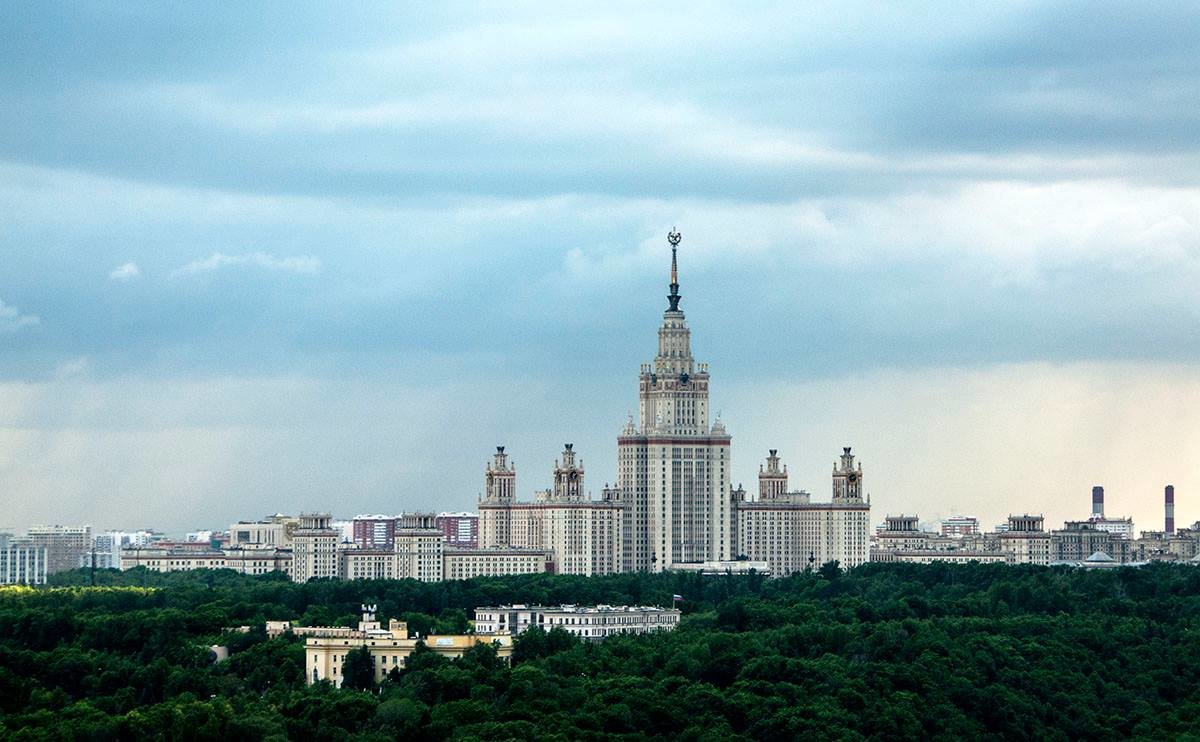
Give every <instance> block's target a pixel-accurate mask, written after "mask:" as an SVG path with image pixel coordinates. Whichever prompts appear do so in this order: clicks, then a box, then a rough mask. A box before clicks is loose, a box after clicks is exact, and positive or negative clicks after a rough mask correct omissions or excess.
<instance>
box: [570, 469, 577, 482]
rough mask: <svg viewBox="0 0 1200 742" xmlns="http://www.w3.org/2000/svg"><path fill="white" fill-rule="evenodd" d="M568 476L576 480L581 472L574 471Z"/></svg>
mask: <svg viewBox="0 0 1200 742" xmlns="http://www.w3.org/2000/svg"><path fill="white" fill-rule="evenodd" d="M567 478H568V479H570V480H571V481H572V482H574V481H575V480H576V479H579V472H575V471H573V472H571V473H570V474H568V475H567Z"/></svg>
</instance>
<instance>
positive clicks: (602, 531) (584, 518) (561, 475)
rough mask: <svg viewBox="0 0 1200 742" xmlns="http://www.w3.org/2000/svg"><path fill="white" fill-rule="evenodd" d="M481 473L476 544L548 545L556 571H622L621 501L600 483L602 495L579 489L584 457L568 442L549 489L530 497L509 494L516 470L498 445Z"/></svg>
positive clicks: (528, 547)
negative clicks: (523, 498) (590, 496)
mask: <svg viewBox="0 0 1200 742" xmlns="http://www.w3.org/2000/svg"><path fill="white" fill-rule="evenodd" d="M484 476H485V480H484V485H485V490H484V495H483V497H482V498H481V500H480V503H479V520H480V528H479V530H480V534H481V536H482V539H483V540H482V543H481V546H483V547H484V548H516V549H537V550H545V551H550V552H552V553H553V559H554V565H555V571H557V572H560V573H562V574H576V575H600V574H613V573H615V572H619V571H621V544H622V540H623V539H622V529H623V527H624V520H623V517H622V510H623V508H622V505H621V503H620V502H619V500H618V499H617V497H616V492H615V491H613V490H609V489H605V490H604V496H603V499H601V500H591V499H588V498H587V497H586V496H585V495H584V468H583V461H582V460H577V458H576V452H575V450H574V446H573V445H572V444H570V443H568V444H566V446H565V447H564V450H563V452H562V457H561V458H560V459H559V460H558V461H556V462H555V466H554V487H553V489H550V490H543V491H541V492H539V493H537V496H536V497H535V499H534V501H533V502H518V501H517V500H516V498H515V496H513V495H512V494H511V493H512V492H513V491H514V490H515V488H516V470H515V468H513V467H510V466H509V464H508V461H507V456H506V454H505V453H504V449H503V447H499V448H497V451H496V454H495V456H494V457H493V460H492V462H491V463H490V464H488V467H487V471H486V472H485V475H484Z"/></svg>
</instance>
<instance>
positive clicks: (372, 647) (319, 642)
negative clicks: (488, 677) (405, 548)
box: [290, 605, 513, 687]
mask: <svg viewBox="0 0 1200 742" xmlns="http://www.w3.org/2000/svg"><path fill="white" fill-rule="evenodd" d="M362 611H363V615H362V620H361V621H360V622H359V624H358V629H351V630H349V633H347V630H345V629H343V628H342V627H338V626H314V627H294V626H293V627H290V630H291V631H292V633H297V632H299V631H305V632H312V633H311V634H309V635H308V636H307V638H306V639H305V640H304V667H305V670H304V677H305V681H306V682H307V683H308V684H309V685H312V684H313V683H317V682H320V681H322V680H327V681H329V682H331V683H333V684H334V685H336V686H338V687H341V685H342V681H343V680H344V678H345V674H344V672H343V670H344V668H345V663H346V655H347V654H349V652H350V650H352V649H357V648H358V647H366V648H367V649H368V650H369V651H370V652H371V659H372V661H373V662H374V664H375V680H376V682H380V681H382V680H383V679H384V678H385V677H387V674H388V673H389V672H391V671H392V670H393V669H402V668H403V667H404V665H405V663H406V661H407V660H408V656H409V655H410V654H412V652H413V651H414V650H415V649H416V648H417V644H418V643H422V642H423V643H424V645H425V646H426V647H428V648H429V649H430V650H432V651H434V652H437V653H438V654H441V655H444V656H446V657H461V656H462V655H463V653H464V652H466V651H467V650H469V649H471V648H472V647H474V646H475V645H476V644H477V643H480V642H483V643H487V644H491V645H492V646H494V647H495V648H496V654H497V656H498V657H499V658H500V659H502V660H504V661H505V662H508V661H510V660H511V658H512V647H513V644H512V636H509V635H495V636H482V637H481V636H476V635H474V634H453V635H436V634H435V635H430V636H426V637H410V636H409V633H408V625H407V624H405V623H404V622H403V621H398V620H396V619H394V618H393V619H392V620H391V621H389V622H388V628H386V629H384V628H382V627H381V626H380V624H379V621H377V620H376V618H375V606H373V605H364V606H363V607H362Z"/></svg>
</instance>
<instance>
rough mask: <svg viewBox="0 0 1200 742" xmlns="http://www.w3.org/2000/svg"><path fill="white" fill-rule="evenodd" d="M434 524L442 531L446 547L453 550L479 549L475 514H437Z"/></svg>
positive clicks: (477, 522)
mask: <svg viewBox="0 0 1200 742" xmlns="http://www.w3.org/2000/svg"><path fill="white" fill-rule="evenodd" d="M436 524H437V527H438V528H440V529H442V535H443V536H445V538H446V546H448V547H450V548H453V549H476V548H479V515H478V514H477V513H438V516H437V520H436Z"/></svg>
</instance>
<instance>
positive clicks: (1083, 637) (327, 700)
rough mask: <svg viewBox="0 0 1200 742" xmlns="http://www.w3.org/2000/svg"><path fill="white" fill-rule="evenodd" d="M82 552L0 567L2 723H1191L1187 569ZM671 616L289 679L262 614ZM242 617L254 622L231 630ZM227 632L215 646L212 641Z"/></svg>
mask: <svg viewBox="0 0 1200 742" xmlns="http://www.w3.org/2000/svg"><path fill="white" fill-rule="evenodd" d="M91 579H92V578H91V575H89V573H87V572H86V571H79V572H76V573H68V574H66V575H60V576H58V577H57V578H56V582H57V585H55V586H52V587H50V588H47V589H39V590H33V589H29V588H0V737H3V738H6V739H15V740H25V739H29V740H32V739H45V738H58V739H79V740H83V739H87V740H104V739H122V740H130V739H185V740H186V739H212V738H215V737H222V738H225V739H278V740H283V739H295V740H326V739H328V740H341V739H354V740H388V739H394V738H396V737H398V736H403V737H405V738H411V739H419V740H424V739H428V740H440V739H562V740H576V739H600V738H605V739H607V738H622V737H623V738H627V739H637V738H643V737H656V738H662V739H668V738H669V739H694V740H702V739H703V740H709V739H711V740H717V739H721V740H725V739H795V738H798V737H801V736H804V735H812V736H813V737H817V738H840V739H858V738H864V737H889V738H952V737H953V738H964V737H965V738H989V737H994V738H1034V737H1036V738H1039V739H1064V740H1065V739H1077V738H1089V739H1111V738H1128V737H1143V738H1154V739H1165V738H1179V737H1186V736H1196V735H1200V569H1198V568H1196V567H1191V566H1182V565H1180V566H1172V565H1155V566H1150V567H1144V568H1137V569H1133V568H1125V569H1118V570H1111V571H1092V572H1085V571H1079V570H1070V569H1065V568H1064V569H1060V568H1038V567H1005V566H1003V565H929V566H917V565H894V564H869V565H866V566H864V567H860V568H858V569H855V570H852V571H849V572H844V573H843V572H839V571H838V570H837V569H836V568H832V567H831V566H827V567H826V568H823V569H822V570H820V571H819V572H818V573H812V574H802V575H795V576H793V577H790V578H785V579H779V580H764V579H762V578H761V577H755V576H748V577H718V578H712V577H709V578H703V577H699V576H696V575H641V574H638V575H617V576H612V577H597V578H580V577H569V576H552V575H530V576H522V577H512V578H488V579H477V580H470V581H465V582H448V583H439V584H422V583H417V582H412V581H398V582H384V581H379V582H375V581H361V582H313V583H309V584H305V585H297V584H293V583H291V582H288V581H286V580H285V579H283V578H282V577H280V576H268V577H248V576H240V575H236V574H233V573H231V572H192V573H177V574H169V575H161V574H155V573H149V572H145V571H140V570H135V571H131V572H125V573H118V572H111V571H104V572H99V573H97V574H96V575H95V582H96V585H95V586H90V585H88V583H90V582H91ZM674 593H678V594H681V595H683V596H684V598H685V601H684V603H683V608H684V611H685V616H684V619H683V622H682V624H681V626H680V628H679V629H678V630H677V631H674V632H671V633H668V634H658V635H652V636H642V637H632V636H628V637H616V638H612V639H609V640H607V641H605V642H603V643H597V644H591V643H581V642H579V641H576V640H575V639H573V638H572V637H571V636H569V635H566V634H564V633H561V632H558V631H554V632H550V633H548V634H547V633H543V632H541V631H538V630H534V631H531V632H529V633H528V634H526V635H523V636H522V637H521V638H520V640H519V641H518V642H517V644H516V647H515V654H514V662H513V666H512V667H508V666H506V665H505V664H503V663H501V662H500V661H499V660H497V658H496V656H495V653H494V651H493V650H491V648H490V647H488V646H485V645H477V646H476V648H475V649H474V650H472V651H471V652H470V653H468V655H467V656H465V657H463V658H462V659H460V660H454V661H449V660H446V659H444V658H442V657H440V656H438V655H435V654H433V653H432V652H423V651H418V652H417V653H416V654H414V655H413V656H412V658H411V659H410V662H409V664H408V667H407V668H406V669H404V670H402V671H398V672H395V673H393V674H392V675H391V676H390V677H389V678H388V679H387V680H386V681H385V682H384V683H383V684H381V685H378V686H376V685H374V684H373V683H372V682H371V679H370V677H369V676H368V675H365V674H362V677H361V678H360V679H359V680H358V681H357V682H356V683H355V684H356V685H359V686H361V688H345V689H335V688H332V687H330V686H328V685H325V684H322V685H317V686H312V687H306V686H305V683H304V648H303V645H302V644H301V643H300V642H299V641H298V640H295V639H291V638H279V639H267V637H266V635H265V633H264V632H263V631H262V629H261V626H262V622H263V621H265V620H267V619H292V620H293V621H296V622H297V623H300V624H343V625H352V624H353V623H354V622H355V621H356V620H357V613H358V606H359V604H360V603H362V602H364V601H366V602H372V603H377V604H378V606H379V613H380V616H381V618H383V619H384V620H386V619H387V618H389V617H392V616H398V617H402V618H404V619H406V620H407V621H408V622H409V625H410V627H412V628H413V629H415V630H418V631H422V632H423V633H424V632H428V631H432V630H437V631H464V630H466V629H467V626H468V625H467V619H468V617H469V616H470V615H471V611H472V609H473V608H474V607H475V606H477V605H488V604H498V603H504V602H525V603H539V602H540V603H561V602H569V603H588V604H590V603H612V604H630V603H657V604H659V605H670V603H671V595H672V594H674ZM238 625H250V626H252V627H254V629H253V630H252V631H251V632H249V633H232V632H228V631H226V629H227V627H230V626H238ZM210 644H224V645H227V646H229V648H230V651H231V656H230V657H229V659H227V660H224V661H222V662H219V663H213V662H212V660H211V658H210V655H209V651H208V648H207V647H208V645H210Z"/></svg>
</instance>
